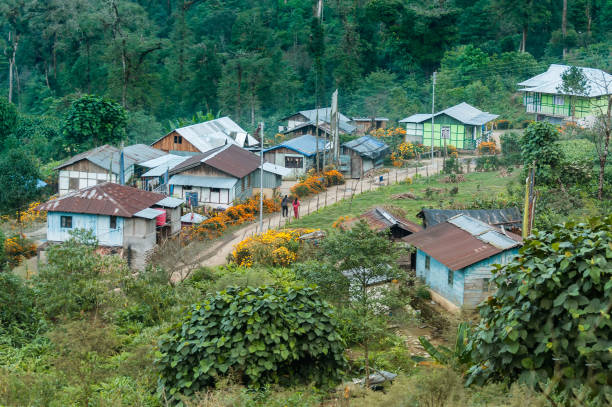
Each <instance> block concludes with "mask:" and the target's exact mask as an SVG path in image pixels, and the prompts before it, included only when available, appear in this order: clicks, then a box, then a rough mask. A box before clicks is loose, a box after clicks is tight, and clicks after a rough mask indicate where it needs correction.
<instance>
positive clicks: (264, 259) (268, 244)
mask: <svg viewBox="0 0 612 407" xmlns="http://www.w3.org/2000/svg"><path fill="white" fill-rule="evenodd" d="M315 230H316V229H284V230H276V229H270V230H268V231H267V232H265V233H262V234H259V235H255V236H252V237H248V238H246V239H244V240H243V241H242V242H240V243H238V244H237V245H236V246H234V251H233V252H232V258H233V262H234V263H236V264H238V265H239V266H242V267H251V266H253V264H263V265H268V266H283V267H284V266H288V265H290V264H291V263H293V262H295V261H296V260H297V257H298V250H299V248H300V244H299V241H298V238H299V237H300V236H302V235H305V234H307V233H311V232H314V231H315Z"/></svg>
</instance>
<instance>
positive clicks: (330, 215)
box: [289, 171, 519, 229]
mask: <svg viewBox="0 0 612 407" xmlns="http://www.w3.org/2000/svg"><path fill="white" fill-rule="evenodd" d="M518 172H519V171H514V173H513V174H512V175H511V176H509V177H500V176H499V172H498V171H494V172H480V173H470V174H465V175H464V176H465V179H466V180H465V182H461V183H459V184H458V186H459V192H458V194H457V195H455V196H451V195H450V194H449V193H448V191H449V190H450V189H451V188H453V186H455V185H457V184H446V183H443V182H441V180H442V178H444V177H443V176H436V177H432V178H429V179H427V178H420V179H418V180H417V181H415V182H414V183H413V184H412V185H406V184H399V185H398V184H396V185H389V186H384V187H381V188H380V189H378V190H376V191H371V192H365V193H363V194H359V195H355V197H354V199H353V201H352V203H351V202H350V199H347V200H344V201H342V202H339V203H337V204H334V205H331V206H328V207H326V208H323V209H321V210H320V211H319V212H317V213H313V214H311V215H308V216H305V217H304V218H302V219H299V220H298V221H296V222H292V223H291V224H290V226H289V227H309V228H321V229H330V228H331V225H332V223H333V222H334V221H336V220H337V219H338V218H339V217H340V216H346V215H349V216H357V215H360V214H362V213H363V212H365V211H367V210H368V209H370V208H372V207H374V206H380V205H392V206H396V207H399V208H401V209H403V210H404V211H405V212H406V218H407V219H410V220H412V221H415V222H417V221H418V222H417V223H419V224H420V223H421V222H420V221H419V220H418V219H417V217H416V214H417V213H418V212H419V211H420V210H421V208H423V207H431V208H449V207H450V206H451V205H452V204H453V203H455V204H461V203H462V204H465V203H468V202H472V201H473V200H474V198H475V197H480V198H486V199H491V198H494V197H495V196H496V195H497V194H499V193H500V192H504V191H506V186H507V185H508V183H510V182H514V183H515V184H516V182H517V180H518ZM427 188H442V189H446V191H444V192H442V193H440V194H433V195H432V196H431V198H429V199H428V198H427V197H425V190H426V189H427ZM405 192H411V193H412V194H414V195H416V196H417V197H418V198H419V199H416V200H412V199H392V198H391V196H392V195H395V194H401V193H405Z"/></svg>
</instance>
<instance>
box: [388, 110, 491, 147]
mask: <svg viewBox="0 0 612 407" xmlns="http://www.w3.org/2000/svg"><path fill="white" fill-rule="evenodd" d="M497 117H499V116H498V115H496V114H491V113H488V112H483V111H481V110H479V109H477V108H475V107H474V106H471V105H469V104H467V103H465V102H463V103H460V104H458V105H455V106H452V107H449V108H448V109H444V110H442V111H441V112H438V113H436V114H435V115H434V128H433V134H432V131H431V121H432V116H431V114H423V113H418V114H413V115H412V116H409V117H406V118H405V119H402V120H400V121H399V122H400V123H405V124H406V142H410V143H418V144H423V145H425V146H431V145H432V135H433V145H434V147H444V140H446V144H447V145H449V144H450V145H453V146H455V147H457V148H458V149H460V150H474V149H476V147H478V144H480V143H481V142H482V141H489V137H490V136H491V131H492V128H493V121H494V120H495V119H497Z"/></svg>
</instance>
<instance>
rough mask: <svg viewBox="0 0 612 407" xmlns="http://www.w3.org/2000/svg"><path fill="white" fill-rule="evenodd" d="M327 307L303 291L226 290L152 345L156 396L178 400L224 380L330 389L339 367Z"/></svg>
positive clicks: (192, 309)
mask: <svg viewBox="0 0 612 407" xmlns="http://www.w3.org/2000/svg"><path fill="white" fill-rule="evenodd" d="M343 352H344V345H343V343H342V340H341V339H340V336H339V335H338V333H337V332H336V321H335V319H334V316H333V314H332V309H331V307H330V306H329V305H328V304H327V303H326V302H324V301H322V300H321V299H320V298H319V296H318V295H317V293H316V291H315V290H314V289H312V288H308V287H291V288H276V287H272V286H268V287H261V288H244V289H243V288H238V287H232V288H228V289H227V290H224V291H221V292H218V293H216V294H215V295H213V296H209V297H208V298H206V299H205V300H204V301H203V302H200V303H197V304H194V305H193V306H191V307H190V308H189V309H188V310H187V312H186V314H185V316H184V319H183V321H182V322H180V323H178V324H177V325H176V326H174V327H173V328H171V329H170V330H169V332H168V333H167V335H165V336H164V337H163V338H162V339H161V340H160V343H159V352H158V353H157V360H156V364H157V367H158V369H159V372H160V379H159V391H160V393H162V394H163V395H164V396H165V397H167V398H172V399H174V400H175V401H178V400H179V399H180V397H179V396H178V395H179V394H183V395H191V394H193V393H195V392H197V391H200V390H203V389H205V388H206V387H207V386H212V385H214V384H215V382H216V381H217V380H218V379H219V378H221V377H223V376H227V375H230V374H231V375H233V376H234V377H235V378H236V379H238V380H239V381H241V382H243V383H245V384H248V385H252V386H259V385H262V384H266V383H279V384H286V385H290V384H294V383H299V382H302V383H310V382H314V383H316V384H317V385H320V386H327V385H332V384H334V383H335V382H336V381H337V380H338V379H339V377H340V375H341V373H342V370H343V369H344V368H345V367H346V360H345V358H344V355H343Z"/></svg>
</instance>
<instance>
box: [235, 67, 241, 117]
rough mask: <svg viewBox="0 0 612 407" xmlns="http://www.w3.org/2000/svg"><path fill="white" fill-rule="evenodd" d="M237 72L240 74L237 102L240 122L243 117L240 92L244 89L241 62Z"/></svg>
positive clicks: (237, 115) (237, 114) (237, 113)
mask: <svg viewBox="0 0 612 407" xmlns="http://www.w3.org/2000/svg"><path fill="white" fill-rule="evenodd" d="M236 70H237V74H238V98H237V100H236V117H237V118H238V120H240V117H241V116H242V108H241V102H242V100H241V98H242V95H241V93H240V90H241V88H242V66H241V65H240V62H238V66H237V68H236Z"/></svg>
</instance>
